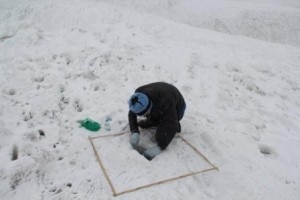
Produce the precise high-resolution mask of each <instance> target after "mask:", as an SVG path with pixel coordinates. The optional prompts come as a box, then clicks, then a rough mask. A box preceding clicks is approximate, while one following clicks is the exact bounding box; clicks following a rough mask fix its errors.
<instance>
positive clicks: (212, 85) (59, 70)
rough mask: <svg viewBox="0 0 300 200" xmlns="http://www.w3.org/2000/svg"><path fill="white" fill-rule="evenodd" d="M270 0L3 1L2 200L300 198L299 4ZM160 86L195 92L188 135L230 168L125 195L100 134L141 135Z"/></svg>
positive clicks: (0, 37) (186, 121) (219, 163)
mask: <svg viewBox="0 0 300 200" xmlns="http://www.w3.org/2000/svg"><path fill="white" fill-rule="evenodd" d="M138 2H139V3H138ZM255 2H257V1H255ZM264 2H265V3H264V4H262V3H251V4H250V3H246V2H245V1H218V2H217V3H214V4H212V3H210V2H208V1H201V4H200V3H199V1H191V0H189V1H179V0H178V1H175V0H174V1H151V3H149V2H147V1H122V2H121V1H109V3H107V2H106V1H92V0H89V1H84V2H82V1H79V0H75V1H70V0H64V1H57V0H56V1H50V2H49V1H42V0H36V1H31V0H25V1H20V0H14V1H10V0H1V2H0V5H1V6H0V72H1V75H0V87H1V88H0V91H1V93H0V95H1V96H0V98H1V104H0V135H1V140H0V163H1V165H0V196H1V199H26V198H27V199H33V200H34V199H114V198H119V199H141V198H143V199H225V200H227V199H228V200H232V199H278V200H281V199H291V200H295V199H299V198H300V192H299V188H300V173H299V167H300V155H299V153H298V152H299V150H300V145H299V144H300V138H299V132H300V125H299V119H300V102H299V99H300V98H299V97H300V81H299V76H300V64H299V63H300V53H299V52H300V48H299V44H300V36H299V31H300V23H298V22H299V18H300V17H299V16H300V15H299V3H298V2H297V1H274V2H273V1H264ZM221 7H222V11H220V12H217V10H219V9H220V8H221ZM223 8H224V9H223ZM199 10H200V11H201V12H199ZM202 11H203V12H202ZM247 13H248V16H247V15H246V14H247ZM253 19H254V20H253ZM218 20H219V22H220V23H219V22H218ZM247 20H248V21H249V20H250V21H252V22H253V21H255V23H254V22H253V23H252V22H251V23H250V22H249V23H245V22H247ZM216 24H219V25H216ZM220 27H221V28H220ZM222 27H223V28H222ZM225 27H226V28H225ZM154 81H166V82H170V83H173V84H174V85H176V86H177V87H178V88H179V89H180V90H181V91H182V93H183V95H184V97H185V99H186V101H187V111H186V115H185V117H184V119H183V121H182V129H183V131H182V136H183V137H184V138H186V139H187V140H188V141H190V142H191V143H192V144H193V145H194V146H196V147H197V148H198V149H199V150H200V151H201V152H202V153H203V154H205V155H206V156H207V157H208V158H209V159H210V160H211V161H212V162H213V163H214V164H215V165H216V166H218V167H219V169H220V170H219V171H211V172H207V173H205V174H200V175H197V176H194V177H190V178H186V179H181V180H178V181H176V182H170V183H166V184H163V185H160V186H154V187H151V188H148V189H144V190H139V191H137V192H133V193H128V194H124V195H122V196H119V197H112V193H111V191H110V188H109V185H108V183H107V182H106V180H105V178H104V176H103V174H102V172H101V171H100V168H99V166H98V164H97V162H96V159H95V156H94V153H93V150H92V148H91V145H90V143H89V141H88V136H89V135H90V136H95V135H104V134H110V133H115V132H120V131H123V130H128V126H127V112H128V108H127V99H128V98H129V96H130V95H131V94H132V92H133V91H134V89H135V88H136V87H138V86H140V85H142V84H146V83H149V82H154ZM86 117H90V118H92V119H94V120H97V121H99V122H100V123H101V124H102V126H103V127H102V129H101V131H100V132H99V133H90V132H88V131H86V130H84V129H82V128H79V127H78V124H77V122H76V121H77V120H79V119H83V118H86ZM110 119H111V120H110ZM106 121H107V122H109V126H110V129H111V130H110V131H109V129H107V127H106V128H105V127H104V124H105V122H106ZM105 129H106V130H105ZM121 142H122V143H121V144H124V145H127V147H126V148H127V151H120V154H119V155H117V154H116V153H114V154H113V156H114V158H115V157H116V156H120V158H122V160H124V157H125V158H130V159H128V160H130V161H132V155H134V153H136V152H134V151H133V150H132V149H131V148H130V145H129V142H128V141H126V142H125V141H124V140H122V141H121ZM176 144H178V143H177V142H174V143H173V144H172V146H171V148H169V149H168V150H166V151H165V152H163V153H162V154H161V155H159V156H158V157H156V158H155V159H154V160H153V161H151V162H148V161H146V160H145V161H144V162H145V168H146V169H149V173H151V168H155V169H157V168H160V167H162V166H161V165H159V164H157V163H161V161H163V159H164V158H166V157H168V154H172V152H173V151H176V153H177V154H184V153H185V152H184V149H179V148H176ZM107 146H109V147H108V148H111V152H116V149H115V148H116V145H107ZM122 148H123V149H124V146H122ZM14 151H15V152H18V158H17V159H15V158H14V159H15V160H14V159H12V158H13V157H14V156H13V155H14V153H13V152H14ZM106 152H107V153H106V154H105V155H103V156H104V157H106V158H109V157H111V156H112V155H110V151H109V149H108V150H107V151H106ZM117 152H118V151H117ZM141 159H143V158H142V157H141V156H140V155H139V154H136V162H137V163H140V162H141ZM125 160H126V159H125ZM131 165H132V166H136V165H135V162H134V161H133V162H131V163H130V162H129V163H119V165H116V166H115V167H116V168H115V169H114V170H116V171H118V170H120V171H124V168H125V171H126V166H131ZM178 166H179V164H178ZM178 166H176V163H175V164H174V163H172V164H170V167H172V168H176V167H178ZM180 166H182V163H181V164H180ZM167 170H168V169H162V171H161V172H160V173H161V174H157V176H163V175H164V173H165V172H166V171H167ZM153 171H157V170H153ZM129 175H130V174H129ZM129 178H130V177H129ZM139 178H142V177H139ZM123 184H124V186H125V185H126V184H128V183H127V182H126V181H125V180H124V183H123ZM118 185H122V182H121V183H120V182H118Z"/></svg>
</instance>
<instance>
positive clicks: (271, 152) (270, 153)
mask: <svg viewBox="0 0 300 200" xmlns="http://www.w3.org/2000/svg"><path fill="white" fill-rule="evenodd" d="M258 148H259V151H260V153H261V154H263V155H264V156H267V157H276V153H275V151H274V150H273V149H272V148H271V147H269V146H267V145H262V144H261V145H259V146H258Z"/></svg>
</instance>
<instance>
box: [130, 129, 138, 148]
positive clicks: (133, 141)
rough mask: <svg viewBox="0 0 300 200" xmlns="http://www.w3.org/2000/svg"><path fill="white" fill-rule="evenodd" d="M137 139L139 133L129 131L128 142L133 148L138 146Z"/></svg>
mask: <svg viewBox="0 0 300 200" xmlns="http://www.w3.org/2000/svg"><path fill="white" fill-rule="evenodd" d="M139 140H140V134H139V133H131V135H130V144H131V146H132V148H133V149H137V148H138V143H139Z"/></svg>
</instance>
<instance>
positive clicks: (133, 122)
mask: <svg viewBox="0 0 300 200" xmlns="http://www.w3.org/2000/svg"><path fill="white" fill-rule="evenodd" d="M128 121H129V128H130V132H131V133H134V132H136V133H139V128H138V125H137V117H136V114H134V113H133V112H132V111H129V113H128Z"/></svg>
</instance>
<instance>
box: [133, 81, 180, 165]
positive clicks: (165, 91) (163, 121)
mask: <svg viewBox="0 0 300 200" xmlns="http://www.w3.org/2000/svg"><path fill="white" fill-rule="evenodd" d="M128 103H129V114H128V119H129V126H130V131H131V135H130V144H131V146H132V147H133V148H134V149H136V150H138V151H139V152H140V153H141V154H143V155H144V156H145V157H146V158H147V159H148V160H152V159H153V158H154V157H155V156H157V155H158V154H159V153H161V151H162V150H164V149H165V148H166V147H167V146H168V145H169V144H170V142H171V141H172V139H173V138H174V136H175V134H176V132H180V131H181V126H180V122H179V121H180V120H181V119H182V117H183V115H184V111H185V108H186V104H185V101H184V98H183V96H182V94H181V93H180V92H179V90H178V89H177V88H176V87H175V86H173V85H171V84H168V83H164V82H156V83H151V84H148V85H144V86H141V87H139V88H137V89H136V90H135V93H134V94H133V95H132V96H131V98H130V99H129V102H128ZM137 116H141V117H145V120H142V121H140V122H138V121H137ZM138 126H140V127H141V128H144V129H145V128H150V127H157V131H156V134H155V139H156V142H157V146H154V147H152V148H149V149H143V148H142V147H140V146H139V145H138V143H139V137H140V132H139V129H138Z"/></svg>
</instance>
